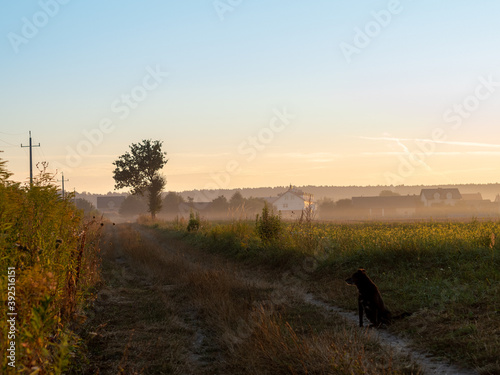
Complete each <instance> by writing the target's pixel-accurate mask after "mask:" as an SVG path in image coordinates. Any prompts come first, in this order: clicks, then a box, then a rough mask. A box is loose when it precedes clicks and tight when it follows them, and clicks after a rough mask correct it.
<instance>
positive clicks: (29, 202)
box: [0, 161, 100, 374]
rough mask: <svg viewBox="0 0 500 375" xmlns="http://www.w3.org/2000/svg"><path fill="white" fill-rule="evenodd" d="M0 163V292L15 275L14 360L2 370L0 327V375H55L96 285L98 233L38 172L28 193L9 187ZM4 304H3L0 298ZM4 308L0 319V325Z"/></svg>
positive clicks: (69, 354)
mask: <svg viewBox="0 0 500 375" xmlns="http://www.w3.org/2000/svg"><path fill="white" fill-rule="evenodd" d="M9 177H10V175H9V173H8V172H7V171H6V170H5V165H4V162H2V161H0V249H1V252H0V285H1V290H2V296H6V295H7V293H6V291H7V285H8V279H7V269H8V267H13V268H14V269H15V278H16V282H15V292H16V295H15V313H17V315H16V340H15V341H16V360H15V365H16V367H15V369H13V368H12V367H11V366H9V365H8V362H7V360H6V355H5V354H4V353H6V351H7V339H6V337H7V333H8V332H7V329H8V327H7V325H5V324H2V325H1V334H2V339H1V341H0V351H1V352H2V353H3V354H2V356H0V369H1V371H0V372H2V373H7V371H12V370H15V372H16V373H23V374H48V373H62V372H63V371H64V370H65V369H67V368H68V365H69V363H70V361H71V359H72V358H73V357H74V356H75V351H76V348H77V346H78V343H79V340H78V337H77V335H76V334H75V333H74V332H73V331H72V330H71V329H70V326H71V324H72V323H74V321H75V317H76V314H77V313H78V308H79V307H80V306H81V305H82V303H83V301H84V300H85V298H86V297H87V296H88V295H89V293H90V290H91V288H92V287H93V286H94V285H95V284H96V282H97V281H98V280H99V255H98V237H99V230H100V225H98V224H97V223H96V221H95V220H90V221H88V220H87V221H85V220H84V218H83V216H82V213H81V212H80V211H78V210H77V209H76V208H75V206H74V205H73V204H72V203H71V200H70V197H69V198H66V199H62V198H61V197H60V196H59V194H58V192H57V188H56V187H55V186H54V185H53V184H52V181H53V176H52V175H50V174H48V173H46V172H45V168H42V170H41V172H40V175H39V176H38V178H36V179H35V181H34V183H33V185H32V186H25V185H21V184H20V183H15V182H12V181H10V180H9ZM3 298H6V297H3ZM7 312H8V311H7V304H5V303H2V304H1V305H0V316H1V317H2V319H5V318H6V317H7Z"/></svg>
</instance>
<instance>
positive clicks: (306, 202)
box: [271, 186, 315, 219]
mask: <svg viewBox="0 0 500 375" xmlns="http://www.w3.org/2000/svg"><path fill="white" fill-rule="evenodd" d="M271 203H272V205H273V207H274V210H275V211H279V212H281V216H282V217H283V218H287V219H293V218H297V219H298V218H300V216H301V214H302V212H303V211H305V210H306V209H308V208H310V209H311V210H313V211H314V209H315V205H314V201H313V195H312V194H307V193H304V192H303V191H301V190H299V189H296V188H294V187H293V186H290V188H289V189H288V190H287V191H286V192H285V193H283V194H282V195H280V196H279V197H278V198H276V199H275V200H274V201H272V202H271Z"/></svg>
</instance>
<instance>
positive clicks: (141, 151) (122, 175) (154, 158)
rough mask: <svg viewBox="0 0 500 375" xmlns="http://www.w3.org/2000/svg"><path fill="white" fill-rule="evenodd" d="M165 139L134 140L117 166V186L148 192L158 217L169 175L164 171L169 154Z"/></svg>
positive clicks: (152, 211) (151, 206) (117, 161)
mask: <svg viewBox="0 0 500 375" xmlns="http://www.w3.org/2000/svg"><path fill="white" fill-rule="evenodd" d="M162 144H163V142H160V141H152V140H150V139H148V140H143V141H142V143H139V144H135V143H133V144H132V145H131V146H130V152H127V153H125V154H123V155H122V156H120V157H119V158H118V160H116V161H115V162H114V163H113V165H116V168H115V170H114V171H113V178H114V179H115V189H121V188H124V187H130V188H131V193H132V194H134V195H137V194H139V195H144V194H145V193H146V194H147V198H148V211H149V212H150V213H151V217H152V218H153V219H154V218H155V217H156V213H157V212H159V211H160V209H161V192H162V190H163V188H164V187H165V184H166V181H165V177H163V176H162V175H161V174H160V171H161V169H162V168H163V166H164V165H165V164H166V163H167V161H168V159H167V158H166V155H167V153H166V152H163V151H162V150H161V146H162Z"/></svg>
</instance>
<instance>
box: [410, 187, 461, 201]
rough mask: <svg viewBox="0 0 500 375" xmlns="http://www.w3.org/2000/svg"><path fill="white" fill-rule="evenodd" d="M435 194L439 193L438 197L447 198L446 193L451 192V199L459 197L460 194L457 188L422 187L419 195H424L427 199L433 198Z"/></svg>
mask: <svg viewBox="0 0 500 375" xmlns="http://www.w3.org/2000/svg"><path fill="white" fill-rule="evenodd" d="M436 194H439V199H449V198H448V194H451V199H461V198H462V194H460V191H459V190H458V189H457V188H448V189H442V188H437V189H422V190H421V191H420V196H424V197H425V198H426V199H428V200H432V199H435V196H436Z"/></svg>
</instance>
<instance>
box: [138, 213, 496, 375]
mask: <svg viewBox="0 0 500 375" xmlns="http://www.w3.org/2000/svg"><path fill="white" fill-rule="evenodd" d="M142 220H143V223H144V224H147V220H146V219H145V218H143V219H142ZM187 224H188V223H187V222H186V221H183V220H182V219H179V220H176V221H174V222H168V223H166V222H163V223H162V222H156V223H149V225H150V226H153V227H156V228H158V229H160V230H163V231H165V233H167V232H168V235H169V236H173V237H176V238H180V239H183V240H184V241H188V242H190V243H191V244H193V245H196V246H198V247H200V248H203V249H207V250H209V251H212V252H217V253H220V254H223V255H224V256H227V257H231V258H233V259H238V260H243V261H246V262H250V263H253V264H257V265H261V266H264V267H266V268H268V269H271V270H273V269H274V270H283V271H285V270H286V271H288V273H290V272H291V273H292V276H295V278H297V279H299V280H301V281H302V282H305V283H307V285H308V287H310V288H311V289H312V290H314V291H315V292H316V293H317V294H318V295H320V296H322V298H324V299H325V300H327V301H329V302H330V303H332V304H335V305H337V306H340V307H344V308H347V309H351V310H356V308H357V303H356V297H355V296H356V291H355V290H353V289H350V288H349V287H346V286H345V283H344V279H345V278H346V277H347V276H350V274H352V272H354V270H356V269H357V268H358V267H360V266H362V267H365V268H366V269H368V273H369V275H370V276H371V277H372V278H373V280H374V281H375V282H376V283H377V285H378V286H379V288H380V289H381V291H382V294H383V296H384V301H385V302H386V305H387V306H388V307H389V309H391V310H392V311H393V312H394V313H395V314H398V313H401V312H404V311H409V312H412V313H414V314H413V316H412V317H410V318H408V319H406V320H403V321H402V322H400V323H398V324H395V325H394V327H392V328H391V329H392V330H394V331H395V332H399V333H404V334H407V335H409V336H410V337H411V338H412V339H413V340H414V341H415V342H416V343H417V345H418V346H419V347H420V348H421V349H423V350H431V351H432V352H433V353H435V354H437V355H439V356H444V357H447V358H449V359H451V360H453V361H455V362H457V363H460V364H462V365H465V366H467V367H472V368H478V369H479V370H480V371H483V373H495V371H497V372H500V362H499V359H498V355H497V353H499V352H500V335H499V333H500V300H499V299H498V295H500V271H499V269H500V254H499V249H500V241H499V240H497V237H498V235H499V234H500V223H499V222H494V221H488V222H479V221H476V220H471V221H470V222H419V223H373V222H372V223H359V224H326V223H314V222H311V221H302V222H293V223H282V230H281V231H280V233H279V235H278V236H276V237H275V238H274V239H272V240H270V241H269V240H266V239H263V238H261V236H259V234H258V230H257V225H256V223H255V222H249V221H234V222H226V223H222V222H219V223H211V222H208V221H204V220H201V221H200V225H199V229H198V230H197V231H191V232H188V231H187V229H186V228H187ZM257 224H258V223H257Z"/></svg>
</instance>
